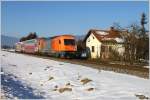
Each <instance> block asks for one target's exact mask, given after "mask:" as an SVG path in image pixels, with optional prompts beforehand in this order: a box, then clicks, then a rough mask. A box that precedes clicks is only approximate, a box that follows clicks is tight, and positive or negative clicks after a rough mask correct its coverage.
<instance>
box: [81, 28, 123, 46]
mask: <svg viewBox="0 0 150 100" xmlns="http://www.w3.org/2000/svg"><path fill="white" fill-rule="evenodd" d="M120 33H121V32H120V31H118V30H115V29H113V28H111V29H110V30H96V29H91V30H89V32H88V34H87V35H86V37H85V39H84V41H86V39H87V38H88V37H89V36H90V34H93V35H94V36H95V37H96V38H97V39H98V40H99V41H100V42H104V41H108V42H115V43H123V42H124V39H123V38H122V36H121V34H120Z"/></svg>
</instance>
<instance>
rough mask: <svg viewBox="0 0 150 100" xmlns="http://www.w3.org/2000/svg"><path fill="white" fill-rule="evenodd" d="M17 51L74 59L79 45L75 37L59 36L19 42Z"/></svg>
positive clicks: (16, 46)
mask: <svg viewBox="0 0 150 100" xmlns="http://www.w3.org/2000/svg"><path fill="white" fill-rule="evenodd" d="M15 51H16V52H20V53H29V54H45V55H49V56H55V57H60V58H73V57H74V56H75V55H76V52H77V45H76V42H75V36H73V35H58V36H53V37H48V38H45V37H41V38H35V39H30V40H25V41H22V42H17V43H16V44H15Z"/></svg>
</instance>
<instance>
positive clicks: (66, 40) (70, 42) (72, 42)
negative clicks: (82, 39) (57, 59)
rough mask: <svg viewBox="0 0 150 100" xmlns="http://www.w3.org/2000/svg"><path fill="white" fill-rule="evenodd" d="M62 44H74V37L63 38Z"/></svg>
mask: <svg viewBox="0 0 150 100" xmlns="http://www.w3.org/2000/svg"><path fill="white" fill-rule="evenodd" d="M64 44H65V45H75V40H74V39H64Z"/></svg>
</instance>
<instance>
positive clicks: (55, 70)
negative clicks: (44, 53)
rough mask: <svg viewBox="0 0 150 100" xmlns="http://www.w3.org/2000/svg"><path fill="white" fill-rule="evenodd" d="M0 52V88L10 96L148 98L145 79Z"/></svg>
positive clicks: (94, 99) (106, 99)
mask: <svg viewBox="0 0 150 100" xmlns="http://www.w3.org/2000/svg"><path fill="white" fill-rule="evenodd" d="M1 54H2V58H1V66H2V71H3V72H4V74H3V75H2V89H3V90H4V91H5V93H6V94H7V95H8V97H9V95H11V98H13V97H15V98H22V99H23V98H28V99H29V98H30V99H33V98H34V99H36V98H47V99H50V100H72V99H73V100H139V98H142V97H143V98H147V97H149V91H150V87H149V80H147V79H143V78H139V77H136V76H130V75H125V74H119V73H115V72H109V71H103V70H97V69H92V68H89V67H86V66H82V65H75V64H70V63H65V62H58V61H53V60H49V59H43V58H36V57H31V56H28V55H23V54H15V53H10V52H6V51H1ZM10 84H11V85H10ZM18 84H19V85H18ZM17 89H19V90H17ZM18 91H21V92H18Z"/></svg>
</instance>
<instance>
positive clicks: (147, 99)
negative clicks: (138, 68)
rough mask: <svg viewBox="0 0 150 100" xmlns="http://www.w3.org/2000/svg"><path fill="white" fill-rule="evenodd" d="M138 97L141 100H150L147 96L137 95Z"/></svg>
mask: <svg viewBox="0 0 150 100" xmlns="http://www.w3.org/2000/svg"><path fill="white" fill-rule="evenodd" d="M135 96H136V97H138V98H139V99H140V100H149V99H150V98H149V97H146V96H145V95H142V94H141V95H139V94H135Z"/></svg>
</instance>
